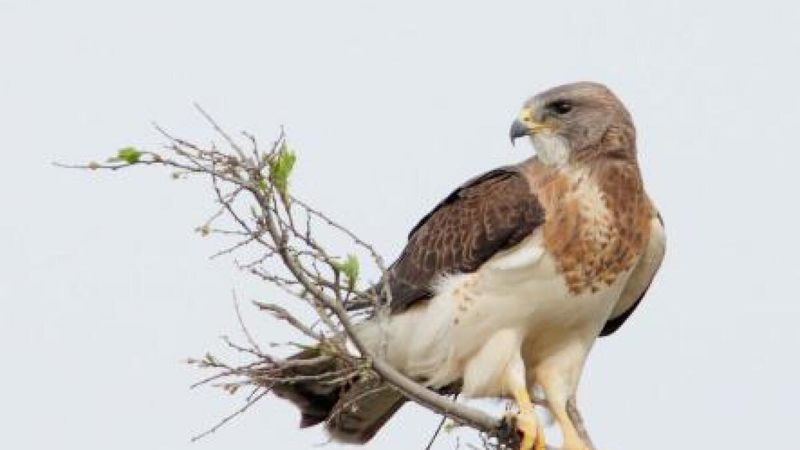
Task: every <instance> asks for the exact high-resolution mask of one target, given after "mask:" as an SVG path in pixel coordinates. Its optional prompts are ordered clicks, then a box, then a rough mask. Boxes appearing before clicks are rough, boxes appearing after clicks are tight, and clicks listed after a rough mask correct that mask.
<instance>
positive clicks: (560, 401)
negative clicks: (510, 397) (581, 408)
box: [539, 377, 594, 450]
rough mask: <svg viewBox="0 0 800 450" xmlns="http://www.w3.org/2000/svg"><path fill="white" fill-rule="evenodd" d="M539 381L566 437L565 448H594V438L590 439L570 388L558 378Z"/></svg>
mask: <svg viewBox="0 0 800 450" xmlns="http://www.w3.org/2000/svg"><path fill="white" fill-rule="evenodd" d="M539 382H540V384H541V386H542V389H544V394H545V397H546V398H547V404H548V406H549V407H550V408H549V409H550V412H551V413H552V414H553V417H555V419H556V422H558V426H559V428H560V429H561V435H562V436H563V438H564V443H563V445H562V449H563V450H594V445H593V444H592V440H591V439H589V435H588V433H586V428H585V427H584V425H583V419H581V416H580V413H578V408H577V406H576V404H575V396H574V394H573V393H571V392H570V390H569V389H564V387H565V386H564V384H563V383H561V382H558V380H557V378H555V377H554V378H550V377H542V378H540V379H539Z"/></svg>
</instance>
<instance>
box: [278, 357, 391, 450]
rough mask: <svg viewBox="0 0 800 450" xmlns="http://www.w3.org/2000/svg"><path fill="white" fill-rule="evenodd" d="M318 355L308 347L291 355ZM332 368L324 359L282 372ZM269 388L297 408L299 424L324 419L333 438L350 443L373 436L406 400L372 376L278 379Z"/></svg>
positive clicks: (318, 371) (317, 372)
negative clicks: (340, 379) (336, 381)
mask: <svg viewBox="0 0 800 450" xmlns="http://www.w3.org/2000/svg"><path fill="white" fill-rule="evenodd" d="M317 356H319V351H318V350H316V349H309V350H305V351H303V352H300V353H298V354H297V355H294V356H293V357H292V358H291V359H298V360H299V359H312V358H315V357H317ZM335 370H337V364H336V362H335V361H334V360H329V359H325V360H322V361H320V362H318V363H315V364H311V365H302V366H297V367H293V368H291V369H288V370H287V372H286V373H284V374H282V375H283V376H289V377H291V376H292V375H298V376H316V375H321V374H324V373H327V372H332V371H335ZM272 390H273V392H274V393H275V394H276V395H277V396H278V397H281V398H285V399H286V400H289V401H290V402H292V403H294V405H295V406H296V407H297V408H298V409H299V410H300V427H301V428H306V427H311V426H314V425H317V424H320V423H322V422H325V428H326V429H327V430H328V432H329V433H330V435H331V437H332V438H333V439H335V440H337V441H341V442H346V443H351V444H363V443H366V442H367V441H369V440H370V439H372V437H373V436H375V434H376V433H377V432H378V430H380V429H381V427H383V425H384V424H385V423H386V422H387V421H388V420H389V419H390V418H391V417H392V415H394V413H395V412H396V411H397V410H398V409H399V408H400V407H401V406H402V405H403V404H404V403H405V397H403V395H402V394H400V393H398V392H397V391H396V390H394V389H393V388H392V387H391V386H389V385H387V384H385V383H382V382H380V381H377V380H374V379H362V380H357V381H350V382H347V383H345V382H342V383H340V384H331V383H324V382H320V381H318V380H307V379H306V380H302V381H296V382H291V383H289V382H287V383H278V384H276V385H275V386H273V388H272Z"/></svg>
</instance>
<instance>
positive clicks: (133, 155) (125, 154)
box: [108, 147, 142, 164]
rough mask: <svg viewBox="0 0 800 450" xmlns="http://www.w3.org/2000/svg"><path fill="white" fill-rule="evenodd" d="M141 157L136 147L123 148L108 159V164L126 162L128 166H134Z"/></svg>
mask: <svg viewBox="0 0 800 450" xmlns="http://www.w3.org/2000/svg"><path fill="white" fill-rule="evenodd" d="M141 157H142V152H140V151H139V150H137V149H136V147H125V148H121V149H119V150H118V151H117V156H115V157H113V158H109V159H108V161H109V162H123V161H124V162H126V163H128V164H136V163H138V162H139V160H140V159H141Z"/></svg>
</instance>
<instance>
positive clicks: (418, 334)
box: [362, 237, 627, 396]
mask: <svg viewBox="0 0 800 450" xmlns="http://www.w3.org/2000/svg"><path fill="white" fill-rule="evenodd" d="M625 278H627V277H624V276H623V277H620V278H619V279H618V280H616V281H615V282H614V283H612V284H611V285H609V286H605V287H604V288H601V289H599V290H597V291H595V292H586V293H581V294H577V295H576V294H574V293H571V292H570V291H569V289H568V287H567V284H566V282H565V281H564V279H563V276H562V275H561V274H560V273H558V270H557V269H556V265H555V263H554V261H553V258H552V257H550V255H548V254H547V253H546V252H545V251H544V250H542V247H541V246H540V245H539V241H538V239H537V238H535V237H532V238H530V239H529V240H528V242H525V243H523V245H521V246H520V247H518V248H517V249H516V250H515V251H513V252H506V253H502V254H499V255H497V256H496V257H494V258H492V260H490V261H489V262H487V263H486V264H484V265H483V266H482V267H481V268H480V269H479V270H478V271H476V272H475V273H471V274H455V275H449V276H446V277H443V278H442V279H441V280H439V282H438V284H437V286H436V292H437V294H436V295H435V296H434V297H433V298H432V299H430V300H429V301H427V302H425V303H423V304H420V305H417V306H415V307H413V308H411V309H409V310H407V311H405V312H403V313H400V314H396V315H394V316H392V317H391V318H390V319H389V322H388V323H387V324H385V325H386V326H383V327H380V326H377V324H371V325H369V326H366V327H364V329H363V330H362V331H363V332H362V337H363V338H364V339H365V341H367V342H369V343H370V345H374V346H375V348H378V347H379V345H380V344H379V342H381V341H383V342H385V344H386V345H385V347H384V348H385V349H386V358H387V360H388V361H389V362H390V363H391V364H392V365H394V366H395V367H397V368H398V369H399V370H400V371H402V372H404V373H406V374H407V375H409V376H411V377H414V378H417V379H420V380H424V381H425V382H426V383H427V384H428V385H430V386H431V387H434V388H439V387H443V386H447V385H449V384H451V383H454V382H457V381H459V380H462V381H463V382H464V385H465V386H471V387H470V389H469V390H470V391H472V392H466V394H468V395H472V396H495V395H502V392H498V389H501V388H498V386H499V385H501V384H502V383H499V382H498V381H497V380H494V379H493V376H492V375H491V374H488V375H486V376H483V377H482V380H481V381H480V382H470V380H464V379H463V378H464V374H465V370H466V367H467V365H469V364H471V363H474V361H473V360H474V359H475V358H476V357H479V358H484V359H486V361H483V362H482V365H483V366H486V370H487V371H489V372H491V370H493V368H494V369H497V366H502V365H503V362H504V361H507V360H508V357H509V356H508V355H510V354H513V352H520V351H521V348H522V347H523V346H525V347H526V351H528V352H532V354H531V355H529V357H530V358H536V357H544V356H545V355H546V354H547V353H548V352H550V351H552V349H557V348H558V347H559V346H561V345H563V344H565V343H567V342H570V341H572V340H575V339H578V340H581V341H582V342H583V341H586V342H587V344H588V346H589V347H590V346H591V342H592V341H593V340H594V338H595V337H596V336H597V334H598V333H599V331H600V329H601V328H602V326H603V324H604V323H605V321H606V320H607V318H608V315H609V314H610V311H611V309H612V308H613V306H614V303H615V302H616V300H617V299H618V298H619V294H620V292H621V289H622V283H623V282H624V281H623V279H625ZM381 330H383V335H384V336H383V338H381V334H382V333H381ZM498 333H504V334H503V335H502V336H504V337H503V339H502V340H501V341H500V342H499V343H498V342H495V341H497V339H494V340H493V337H495V336H499V335H498ZM490 342H493V343H494V344H491V345H495V346H496V347H497V348H496V349H492V350H491V351H489V352H486V351H482V350H485V349H484V347H485V346H486V345H490V344H488V343H490ZM587 351H588V348H587ZM479 355H480V356H479ZM523 357H524V358H525V355H523ZM526 359H528V358H526ZM472 365H474V364H472ZM500 369H502V367H501V368H500ZM473 381H474V380H473Z"/></svg>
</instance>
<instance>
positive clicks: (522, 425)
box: [514, 389, 546, 450]
mask: <svg viewBox="0 0 800 450" xmlns="http://www.w3.org/2000/svg"><path fill="white" fill-rule="evenodd" d="M514 399H515V400H516V401H517V405H519V413H518V414H517V415H516V417H515V419H516V420H515V423H516V427H517V430H518V431H519V432H520V433H521V434H522V442H521V443H520V447H519V448H520V450H546V446H545V441H544V429H543V428H542V425H541V424H540V423H539V419H538V418H537V417H536V412H535V411H534V410H533V402H531V399H530V396H529V395H528V391H527V390H525V389H520V390H517V391H515V392H514Z"/></svg>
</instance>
